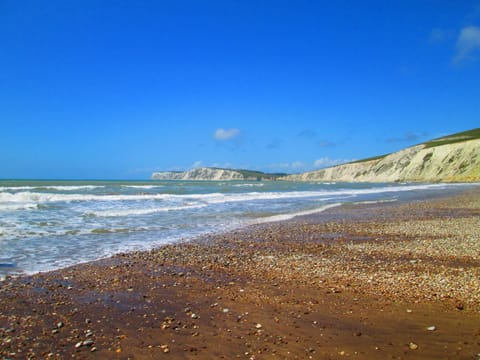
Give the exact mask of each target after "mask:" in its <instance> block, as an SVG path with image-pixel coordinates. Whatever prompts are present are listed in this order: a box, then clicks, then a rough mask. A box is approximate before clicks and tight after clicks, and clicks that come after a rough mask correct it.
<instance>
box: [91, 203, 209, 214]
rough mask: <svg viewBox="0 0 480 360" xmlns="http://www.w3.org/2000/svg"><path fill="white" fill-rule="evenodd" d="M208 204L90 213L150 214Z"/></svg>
mask: <svg viewBox="0 0 480 360" xmlns="http://www.w3.org/2000/svg"><path fill="white" fill-rule="evenodd" d="M206 206H207V205H206V204H199V205H184V206H166V207H157V208H146V209H125V210H105V211H92V212H89V213H88V215H93V216H97V217H119V216H131V215H148V214H154V213H158V212H168V211H179V210H191V209H199V208H202V207H206Z"/></svg>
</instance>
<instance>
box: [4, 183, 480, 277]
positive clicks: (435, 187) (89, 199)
mask: <svg viewBox="0 0 480 360" xmlns="http://www.w3.org/2000/svg"><path fill="white" fill-rule="evenodd" d="M468 186H471V185H466V184H350V183H315V182H312V183H305V182H302V183H296V182H283V181H196V182H195V181H153V180H152V181H64V180H62V181H57V180H48V181H47V180H35V181H33V180H0V279H5V277H6V276H8V275H11V276H16V275H24V274H35V273H38V272H45V271H50V270H55V269H59V268H64V267H67V266H70V265H74V264H78V263H82V262H87V261H91V260H96V259H100V258H105V257H108V256H111V255H114V254H117V253H122V252H130V251H137V250H148V249H152V248H156V247H159V246H162V245H165V244H169V243H174V242H178V241H186V240H189V239H192V238H195V237H198V236H201V235H206V234H212V233H222V232H227V231H230V230H233V229H238V228H241V227H245V226H248V225H252V224H258V223H264V222H273V221H282V220H288V219H292V218H294V217H296V216H300V215H306V214H313V213H321V212H322V211H324V210H326V209H328V208H330V207H333V206H338V205H340V204H345V203H356V202H384V201H402V200H407V199H416V198H420V197H426V196H427V197H428V196H432V197H433V196H438V195H441V194H445V193H446V192H451V191H452V192H453V191H458V190H460V189H464V188H466V187H468ZM319 216H321V214H319Z"/></svg>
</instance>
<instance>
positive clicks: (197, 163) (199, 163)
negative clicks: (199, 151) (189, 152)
mask: <svg viewBox="0 0 480 360" xmlns="http://www.w3.org/2000/svg"><path fill="white" fill-rule="evenodd" d="M201 167H203V162H202V161H200V160H198V161H195V162H194V163H193V165H192V169H197V168H201Z"/></svg>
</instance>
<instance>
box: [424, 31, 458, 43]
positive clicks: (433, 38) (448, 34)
mask: <svg viewBox="0 0 480 360" xmlns="http://www.w3.org/2000/svg"><path fill="white" fill-rule="evenodd" d="M454 36H455V34H454V32H453V31H452V30H446V29H433V30H432V31H431V32H430V42H431V43H433V44H438V43H443V42H445V41H448V40H451V39H453V38H454Z"/></svg>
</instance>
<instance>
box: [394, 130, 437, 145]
mask: <svg viewBox="0 0 480 360" xmlns="http://www.w3.org/2000/svg"><path fill="white" fill-rule="evenodd" d="M427 135H428V133H426V132H414V131H407V132H406V133H404V134H403V135H402V136H398V137H391V138H388V139H387V142H389V143H398V142H409V143H413V142H417V141H420V140H421V139H424V138H425V137H426V136H427Z"/></svg>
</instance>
